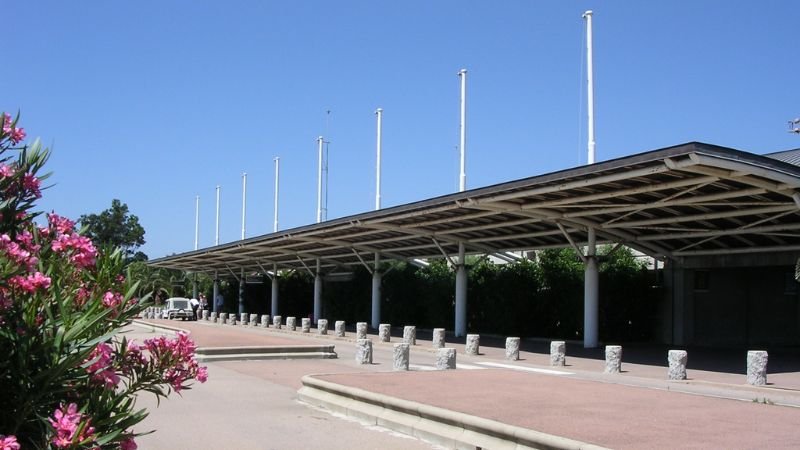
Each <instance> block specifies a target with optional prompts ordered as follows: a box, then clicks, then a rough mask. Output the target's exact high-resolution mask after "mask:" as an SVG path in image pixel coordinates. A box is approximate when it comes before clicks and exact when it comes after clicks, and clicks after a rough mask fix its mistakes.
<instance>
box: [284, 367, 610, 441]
mask: <svg viewBox="0 0 800 450" xmlns="http://www.w3.org/2000/svg"><path fill="white" fill-rule="evenodd" d="M301 381H302V383H303V387H302V388H300V390H299V391H298V396H299V398H300V400H301V401H303V402H305V403H308V404H310V405H314V406H317V407H321V408H324V409H327V410H329V411H332V412H336V413H339V414H343V415H345V416H348V417H352V418H354V419H356V420H358V421H360V422H362V423H365V424H368V425H377V426H381V427H385V428H388V429H391V430H393V431H397V432H400V433H404V434H408V435H411V436H415V437H418V438H420V439H423V440H426V441H429V442H434V443H436V444H438V445H443V446H445V447H448V448H467V447H470V448H492V449H533V448H535V449H553V450H556V449H559V450H560V449H564V450H566V449H569V450H603V449H604V447H600V446H597V445H594V444H588V443H584V442H580V441H576V440H573V439H568V438H563V437H560V436H555V435H552V434H547V433H541V432H538V431H535V430H529V429H527V428H521V427H517V426H513V425H508V424H504V423H501V422H497V421H494V420H490V419H484V418H481V417H476V416H471V415H469V414H464V413H460V412H456V411H450V410H447V409H443V408H439V407H436V406H430V405H425V404H422V403H417V402H412V401H408V400H402V399H398V398H395V397H390V396H387V395H383V394H377V393H374V392H369V391H365V390H363V389H358V388H354V387H350V386H343V385H340V384H336V383H331V382H329V381H324V380H320V379H317V378H314V375H306V376H304V377H303V378H302V380H301Z"/></svg>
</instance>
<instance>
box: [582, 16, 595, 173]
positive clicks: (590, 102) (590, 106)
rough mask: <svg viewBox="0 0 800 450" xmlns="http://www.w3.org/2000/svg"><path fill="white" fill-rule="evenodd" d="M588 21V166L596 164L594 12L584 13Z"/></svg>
mask: <svg viewBox="0 0 800 450" xmlns="http://www.w3.org/2000/svg"><path fill="white" fill-rule="evenodd" d="M583 18H584V19H586V83H587V89H586V102H587V105H586V110H587V113H588V115H589V125H588V130H587V133H588V138H589V139H588V140H589V142H588V158H587V162H588V164H594V151H595V141H594V68H593V67H592V11H591V10H589V11H586V12H585V13H583Z"/></svg>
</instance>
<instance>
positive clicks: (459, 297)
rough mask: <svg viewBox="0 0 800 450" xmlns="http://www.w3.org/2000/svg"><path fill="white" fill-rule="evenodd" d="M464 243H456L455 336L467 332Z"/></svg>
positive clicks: (463, 334)
mask: <svg viewBox="0 0 800 450" xmlns="http://www.w3.org/2000/svg"><path fill="white" fill-rule="evenodd" d="M465 262H466V261H465V255H464V244H462V243H459V244H458V266H457V268H456V329H455V334H456V337H460V336H465V335H466V334H467V266H466V264H465Z"/></svg>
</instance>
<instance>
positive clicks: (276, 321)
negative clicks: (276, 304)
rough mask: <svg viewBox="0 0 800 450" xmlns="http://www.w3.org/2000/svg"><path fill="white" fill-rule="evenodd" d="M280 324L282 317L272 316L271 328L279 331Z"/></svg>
mask: <svg viewBox="0 0 800 450" xmlns="http://www.w3.org/2000/svg"><path fill="white" fill-rule="evenodd" d="M281 322H283V317H281V316H272V326H274V327H275V329H276V330H280V329H281Z"/></svg>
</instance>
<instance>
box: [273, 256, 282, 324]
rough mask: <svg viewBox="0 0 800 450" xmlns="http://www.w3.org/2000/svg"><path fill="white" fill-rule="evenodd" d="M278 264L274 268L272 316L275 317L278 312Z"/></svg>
mask: <svg viewBox="0 0 800 450" xmlns="http://www.w3.org/2000/svg"><path fill="white" fill-rule="evenodd" d="M278 309H279V308H278V265H277V264H276V265H274V266H273V268H272V308H271V312H272V314H271V315H272V316H273V317H275V316H277V315H278V314H280V313H279V312H278Z"/></svg>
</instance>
